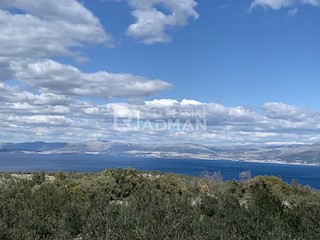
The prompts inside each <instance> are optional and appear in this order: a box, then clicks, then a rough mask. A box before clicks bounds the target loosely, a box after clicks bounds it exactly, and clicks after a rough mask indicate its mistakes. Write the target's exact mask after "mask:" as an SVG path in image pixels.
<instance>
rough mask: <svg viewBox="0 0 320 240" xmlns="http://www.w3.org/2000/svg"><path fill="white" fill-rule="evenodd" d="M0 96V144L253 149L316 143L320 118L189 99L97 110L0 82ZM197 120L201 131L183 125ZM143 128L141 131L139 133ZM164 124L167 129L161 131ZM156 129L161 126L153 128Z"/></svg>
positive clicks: (273, 107) (287, 109) (282, 108)
mask: <svg viewBox="0 0 320 240" xmlns="http://www.w3.org/2000/svg"><path fill="white" fill-rule="evenodd" d="M3 89H5V90H3ZM4 92H7V93H8V94H3V93H4ZM0 96H1V97H0V112H1V115H0V129H1V133H0V139H1V141H7V139H8V138H10V139H11V140H12V141H23V140H39V139H40V140H44V141H72V142H73V141H82V140H83V139H96V138H102V139H113V140H122V141H129V142H130V141H132V139H134V140H135V141H139V142H142V141H143V142H158V141H196V142H198V143H206V144H244V143H253V144H255V143H257V144H259V143H271V142H278V143H281V142H284V143H287V142H303V143H312V142H314V141H317V140H320V138H319V132H320V113H319V112H317V111H312V110H308V109H304V108H299V107H296V106H291V105H287V104H284V103H275V102H271V103H265V104H264V105H263V106H262V107H261V108H260V109H259V108H256V109H249V108H245V107H239V106H238V107H226V106H224V105H222V104H217V103H202V102H199V101H196V100H192V99H184V100H181V101H178V100H176V99H155V100H152V101H144V102H143V103H142V104H131V103H127V102H118V103H108V104H104V105H98V104H95V103H92V102H91V103H90V102H87V101H84V100H82V101H80V100H76V99H74V98H68V97H65V96H63V95H59V94H54V93H40V94H37V93H31V92H27V91H25V90H21V89H19V88H17V87H14V86H7V85H5V84H3V83H2V84H0ZM12 98H15V99H16V100H15V101H13V99H12ZM197 121H200V123H203V124H204V125H205V128H201V127H200V128H199V129H197V128H196V127H195V128H192V127H191V128H188V127H187V128H185V127H184V126H183V125H184V124H185V123H186V122H187V123H188V125H190V124H191V125H194V124H196V123H197ZM145 123H147V125H146V126H147V127H146V128H145V129H143V128H141V126H143V125H145ZM168 123H169V124H171V125H172V126H173V127H166V126H165V127H162V125H163V124H168ZM156 124H160V125H161V127H160V128H153V127H154V126H155V125H156Z"/></svg>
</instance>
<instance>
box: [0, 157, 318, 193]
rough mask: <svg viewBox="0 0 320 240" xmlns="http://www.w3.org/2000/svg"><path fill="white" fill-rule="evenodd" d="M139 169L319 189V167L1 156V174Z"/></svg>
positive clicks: (200, 161)
mask: <svg viewBox="0 0 320 240" xmlns="http://www.w3.org/2000/svg"><path fill="white" fill-rule="evenodd" d="M129 167H131V168H136V169H139V170H146V171H159V172H172V173H179V174H184V175H192V176H200V175H201V173H202V172H203V171H205V170H206V171H209V172H212V173H213V172H215V171H220V172H221V174H222V177H223V179H224V180H231V179H235V180H237V179H239V173H240V172H243V171H251V174H252V176H257V175H274V176H279V177H281V178H282V179H283V180H284V181H286V182H288V183H290V182H291V180H292V179H297V180H298V182H299V183H300V184H301V185H309V186H311V187H314V188H318V189H320V166H303V165H286V164H271V163H252V162H240V161H226V160H214V161H210V160H194V159H174V158H138V157H136V158H135V157H111V156H107V155H81V154H61V155H60V154H57V155H44V154H13V153H0V172H35V171H41V170H45V171H50V172H53V171H68V172H70V171H77V172H99V171H102V170H105V169H108V168H129Z"/></svg>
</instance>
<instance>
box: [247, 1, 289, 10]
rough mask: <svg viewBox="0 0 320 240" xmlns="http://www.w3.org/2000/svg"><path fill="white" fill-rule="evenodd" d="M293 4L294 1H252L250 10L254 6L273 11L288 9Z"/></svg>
mask: <svg viewBox="0 0 320 240" xmlns="http://www.w3.org/2000/svg"><path fill="white" fill-rule="evenodd" d="M293 3H294V0H253V2H252V3H251V6H250V9H252V8H254V7H256V6H263V7H270V8H272V9H274V10H279V9H280V8H282V7H289V6H291V5H292V4H293Z"/></svg>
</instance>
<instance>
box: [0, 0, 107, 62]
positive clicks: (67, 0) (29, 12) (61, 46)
mask: <svg viewBox="0 0 320 240" xmlns="http://www.w3.org/2000/svg"><path fill="white" fill-rule="evenodd" d="M11 8H16V9H21V10H23V11H25V13H24V14H14V13H11V12H10V9H11ZM5 9H8V10H9V11H8V10H5ZM88 43H109V44H111V43H112V38H111V36H110V35H109V34H107V33H106V32H105V30H104V29H103V27H102V25H101V24H100V22H99V20H98V19H97V18H96V17H95V16H94V15H93V14H92V13H91V12H90V11H88V10H87V9H86V8H85V7H83V6H82V5H81V4H80V3H79V2H77V1H76V0H42V1H37V0H28V1H19V0H2V1H1V3H0V52H1V56H2V57H8V56H9V57H30V56H32V57H51V56H60V55H72V56H77V55H78V54H77V53H76V52H72V51H71V50H70V49H71V48H75V47H76V48H79V47H83V46H84V45H85V44H88Z"/></svg>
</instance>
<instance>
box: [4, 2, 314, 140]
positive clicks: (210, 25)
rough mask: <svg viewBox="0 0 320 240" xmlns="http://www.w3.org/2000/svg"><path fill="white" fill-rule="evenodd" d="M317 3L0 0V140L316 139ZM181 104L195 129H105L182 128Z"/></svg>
mask: <svg viewBox="0 0 320 240" xmlns="http://www.w3.org/2000/svg"><path fill="white" fill-rule="evenodd" d="M319 11H320V1H319V0H252V1H250V0H247V1H231V0H217V1H208V0H207V1H205V0H198V1H195V0H104V1H102V0H90V1H89V0H85V1H81V2H79V1H76V0H42V1H40V2H39V1H36V0H31V1H28V2H26V1H19V0H13V1H12V0H11V1H9V0H4V1H1V3H0V73H1V76H0V93H1V97H0V102H1V105H2V107H0V118H1V121H2V123H1V124H0V132H1V133H0V141H2V142H8V141H13V142H20V141H35V140H43V141H50V142H52V141H68V142H70V141H83V140H84V139H86V140H90V139H97V138H101V139H109V140H120V141H129V142H134V141H137V140H138V141H145V142H150V141H154V142H157V141H159V139H163V140H165V141H188V142H200V143H205V144H252V143H259V144H273V143H313V142H317V141H319V140H320V137H318V133H319V131H320V107H319V104H318V103H319V102H320V95H319V92H320V84H319V82H318V78H319V76H320V68H319V64H320V47H319V42H320V25H319V22H320V14H319V13H320V12H319ZM160 109H162V110H164V111H165V112H167V113H172V112H173V111H176V112H179V113H180V115H179V116H176V115H175V116H174V119H172V116H171V118H170V119H168V118H167V116H165V115H161V114H159V110H160ZM190 111H192V112H193V113H195V112H197V111H201V112H202V113H203V116H202V120H205V122H206V125H207V129H206V130H205V131H197V130H195V129H185V128H183V127H180V128H179V129H178V130H177V129H169V128H166V129H165V128H161V129H157V128H154V127H153V128H152V127H149V128H147V129H146V128H143V129H142V128H138V129H130V128H127V129H124V128H121V129H118V128H115V126H114V123H115V122H114V121H115V120H114V119H119V118H120V119H127V120H129V121H133V122H137V121H142V122H148V121H150V123H151V125H153V126H154V124H156V123H157V121H161V122H163V123H168V121H169V120H174V121H176V120H179V121H180V123H182V125H183V121H185V120H186V116H185V115H184V114H187V112H189V113H190ZM146 112H148V113H150V112H153V113H157V114H158V115H157V114H155V115H157V116H145V115H146ZM167 115H168V114H167ZM194 115H197V114H194ZM189 118H190V119H189V120H190V122H192V123H194V121H195V120H196V118H199V116H189Z"/></svg>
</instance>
